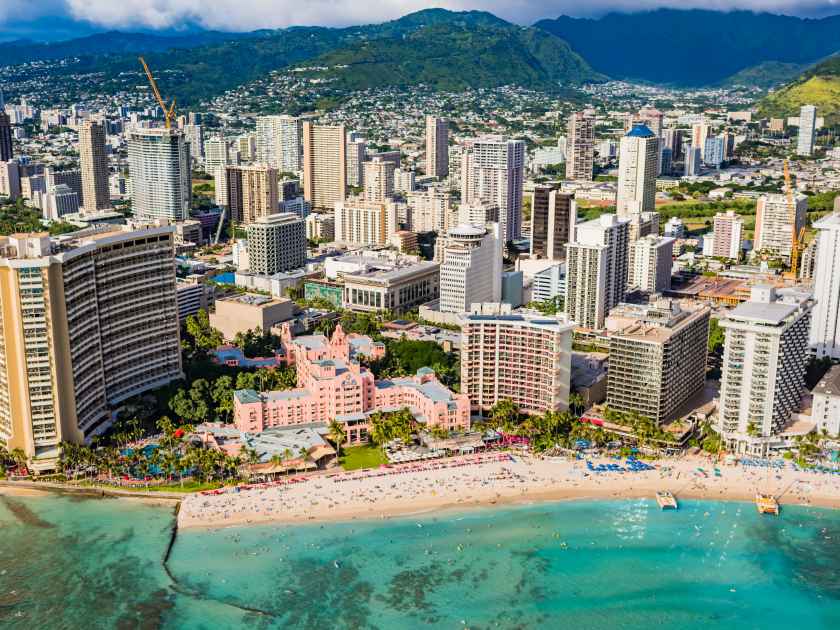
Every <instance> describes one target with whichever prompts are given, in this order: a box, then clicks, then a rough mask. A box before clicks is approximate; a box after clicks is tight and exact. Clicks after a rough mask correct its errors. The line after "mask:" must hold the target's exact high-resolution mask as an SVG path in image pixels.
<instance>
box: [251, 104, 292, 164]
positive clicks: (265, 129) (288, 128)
mask: <svg viewBox="0 0 840 630" xmlns="http://www.w3.org/2000/svg"><path fill="white" fill-rule="evenodd" d="M302 133H303V122H302V121H301V119H300V118H295V117H294V116H285V115H283V116H259V117H258V118H257V134H256V135H257V137H256V161H257V162H260V163H262V164H267V165H268V166H272V167H274V168H276V169H277V170H278V171H284V172H288V173H295V172H297V171H299V170H301V160H302V159H303V144H302V142H303V141H302Z"/></svg>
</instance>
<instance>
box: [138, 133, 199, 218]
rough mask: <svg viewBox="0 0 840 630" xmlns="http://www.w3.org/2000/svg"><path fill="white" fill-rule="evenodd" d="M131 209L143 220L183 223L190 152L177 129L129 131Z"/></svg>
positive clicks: (189, 182) (189, 184)
mask: <svg viewBox="0 0 840 630" xmlns="http://www.w3.org/2000/svg"><path fill="white" fill-rule="evenodd" d="M128 172H129V175H130V176H131V208H132V211H133V212H134V216H135V217H138V218H144V219H167V220H169V221H183V220H185V219H186V218H187V217H188V216H189V213H190V203H191V201H192V177H191V172H190V150H189V145H188V144H187V143H186V141H185V140H184V134H183V132H182V131H179V130H178V129H140V128H137V129H133V130H131V131H130V132H129V133H128Z"/></svg>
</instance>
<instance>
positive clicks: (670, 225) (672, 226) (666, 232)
mask: <svg viewBox="0 0 840 630" xmlns="http://www.w3.org/2000/svg"><path fill="white" fill-rule="evenodd" d="M662 234H663V236H670V237H671V238H685V223H683V220H682V219H680V218H679V217H671V218H670V219H668V222H667V223H665V229H663V230H662Z"/></svg>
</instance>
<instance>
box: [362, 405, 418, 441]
mask: <svg viewBox="0 0 840 630" xmlns="http://www.w3.org/2000/svg"><path fill="white" fill-rule="evenodd" d="M416 426H417V421H416V420H415V419H414V416H413V415H412V413H411V410H410V409H408V407H403V408H402V409H400V410H399V411H392V412H383V411H375V412H373V413H372V414H371V415H370V440H371V442H373V443H374V444H376V445H377V446H382V445H384V444H387V443H388V442H390V441H391V440H396V439H399V440H402V441H403V442H406V443H408V442H410V441H411V439H412V437H411V436H412V434H413V433H414V432H415V430H416Z"/></svg>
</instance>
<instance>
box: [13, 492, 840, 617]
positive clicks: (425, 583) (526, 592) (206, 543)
mask: <svg viewBox="0 0 840 630" xmlns="http://www.w3.org/2000/svg"><path fill="white" fill-rule="evenodd" d="M174 519H175V512H174V508H173V507H172V506H166V505H150V504H147V503H144V502H140V501H136V500H124V499H100V498H89V497H81V496H74V495H44V496H19V497H18V496H0V527H2V529H3V532H4V536H3V538H2V539H0V625H2V626H3V627H8V628H33V627H45V626H48V625H49V626H53V627H61V628H77V627H87V628H100V627H102V628H138V627H139V628H196V629H198V628H253V627H256V628H315V627H334V628H381V629H385V628H415V627H421V626H422V627H427V628H471V629H473V630H475V629H484V628H487V629H489V628H509V629H517V628H537V627H559V626H560V625H561V624H574V625H575V626H576V628H578V629H585V628H605V627H608V626H610V625H617V624H622V625H624V626H627V625H629V626H641V625H642V624H646V625H667V626H669V627H673V628H706V629H708V628H731V627H733V626H734V625H735V624H738V625H739V626H741V627H746V628H783V627H786V628H789V627H791V626H793V625H798V626H799V627H807V628H836V627H840V571H838V569H837V567H838V566H840V545H839V544H838V541H840V511H834V510H829V509H822V508H809V507H799V506H784V507H783V509H782V514H781V516H779V517H778V518H773V517H767V516H764V517H762V516H760V515H759V514H757V512H756V510H755V507H754V506H753V505H752V504H751V503H736V502H715V501H682V502H681V504H680V509H679V510H677V511H661V510H660V509H659V508H658V506H657V505H656V502H655V501H653V500H647V499H644V500H642V499H628V500H614V501H592V500H580V501H567V502H556V503H534V504H525V505H517V506H504V507H501V506H494V507H483V508H470V509H465V510H454V509H448V510H446V511H443V512H439V513H427V514H422V515H415V516H408V517H399V518H394V519H389V520H380V519H375V520H358V521H349V522H339V523H332V522H331V523H307V524H304V525H287V524H283V525H270V524H259V525H249V526H245V527H223V528H222V527H220V528H211V529H185V530H181V531H179V532H178V535H177V538H176V539H175V542H174V544H173V545H172V547H171V550H170V551H169V557H168V561H167V562H166V563H164V559H165V557H166V555H167V551H168V550H169V545H170V540H171V538H172V530H173V527H174Z"/></svg>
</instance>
